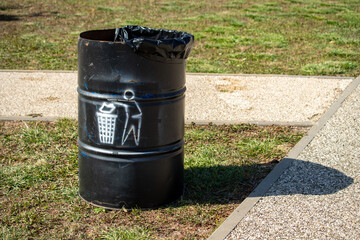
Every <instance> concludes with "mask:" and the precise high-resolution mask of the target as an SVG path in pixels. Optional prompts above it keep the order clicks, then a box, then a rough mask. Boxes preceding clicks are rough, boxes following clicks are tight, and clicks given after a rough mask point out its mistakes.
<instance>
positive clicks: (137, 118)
mask: <svg viewBox="0 0 360 240" xmlns="http://www.w3.org/2000/svg"><path fill="white" fill-rule="evenodd" d="M124 98H125V99H126V100H127V101H128V102H129V103H130V104H127V103H120V104H122V105H123V106H124V108H125V113H126V120H125V126H124V131H123V135H122V141H121V145H124V143H125V142H126V140H127V139H128V137H129V135H130V134H131V133H133V135H134V140H135V144H136V146H138V145H139V140H140V130H141V120H142V112H141V109H140V107H139V105H138V104H137V102H136V101H132V100H133V99H134V98H135V94H134V92H133V91H131V90H126V91H125V92H124Z"/></svg>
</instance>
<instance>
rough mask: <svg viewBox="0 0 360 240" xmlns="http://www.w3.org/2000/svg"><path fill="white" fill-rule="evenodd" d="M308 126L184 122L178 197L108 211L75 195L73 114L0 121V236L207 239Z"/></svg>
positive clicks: (75, 138)
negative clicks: (182, 184) (163, 203)
mask: <svg viewBox="0 0 360 240" xmlns="http://www.w3.org/2000/svg"><path fill="white" fill-rule="evenodd" d="M306 131H307V129H304V128H295V127H275V126H263V127H261V126H255V125H230V126H214V125H207V126H197V125H187V126H186V134H185V139H186V144H185V193H184V196H183V197H182V199H180V200H179V201H176V202H174V203H172V204H170V205H167V206H163V207H161V208H158V209H151V210H141V209H137V208H134V209H122V210H119V211H108V210H105V209H102V208H97V207H93V206H91V205H89V204H87V203H85V202H84V201H82V200H80V197H78V195H77V191H78V172H79V171H78V160H77V155H78V150H77V143H76V140H77V122H76V121H75V120H68V119H62V120H59V121H56V122H23V121H15V122H0V215H1V219H0V238H1V239H204V238H207V237H208V236H210V234H211V233H212V232H213V231H214V230H215V228H216V227H217V226H219V225H220V224H221V223H222V222H223V220H225V219H226V218H227V217H228V215H229V214H230V213H231V212H232V211H233V210H234V209H235V208H236V207H237V206H238V204H239V203H240V202H241V201H242V200H243V199H244V198H245V197H246V196H247V195H248V194H249V193H250V192H251V191H252V190H253V189H254V188H255V187H256V185H257V184H258V183H259V182H260V181H261V180H262V179H263V178H264V177H265V176H266V175H267V174H268V173H269V171H271V169H272V168H273V167H274V165H275V164H276V163H277V162H278V161H280V160H281V159H282V158H283V157H284V156H285V155H286V153H287V152H288V151H289V149H291V148H292V147H293V146H294V145H295V144H296V142H298V141H299V140H300V139H301V138H302V136H303V135H304V134H305V132H306Z"/></svg>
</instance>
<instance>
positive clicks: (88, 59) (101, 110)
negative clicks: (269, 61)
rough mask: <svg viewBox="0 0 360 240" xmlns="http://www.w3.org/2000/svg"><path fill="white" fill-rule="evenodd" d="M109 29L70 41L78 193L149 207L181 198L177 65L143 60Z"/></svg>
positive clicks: (181, 73)
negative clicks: (73, 47) (74, 49)
mask: <svg viewBox="0 0 360 240" xmlns="http://www.w3.org/2000/svg"><path fill="white" fill-rule="evenodd" d="M115 32H116V30H115V29H110V30H96V31H88V32H83V33H81V34H80V38H79V42H78V93H79V116H78V117H79V140H78V146H79V185H80V189H79V194H80V196H81V197H82V198H83V199H84V200H86V201H87V202H90V203H92V204H94V205H99V206H102V207H105V208H115V209H116V208H122V207H124V206H125V207H127V208H131V207H141V208H152V207H157V206H160V205H162V204H166V203H169V202H172V201H174V200H176V199H178V198H179V197H180V196H181V195H182V193H183V186H184V180H183V159H184V148H183V145H184V104H185V102H184V97H185V96H184V93H185V59H184V58H182V59H181V58H180V59H179V58H176V59H173V60H171V59H166V58H164V59H161V56H160V57H159V56H155V57H154V59H155V60H154V59H152V58H151V54H150V55H149V54H147V53H146V54H142V53H141V52H140V53H139V52H136V51H135V50H134V48H132V47H131V46H129V44H127V43H125V42H124V41H115V42H114V33H115Z"/></svg>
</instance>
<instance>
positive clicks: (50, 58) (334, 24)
mask: <svg viewBox="0 0 360 240" xmlns="http://www.w3.org/2000/svg"><path fill="white" fill-rule="evenodd" d="M0 18H1V19H0V21H1V25H0V30H1V32H2V34H1V36H0V45H1V48H0V57H1V61H0V69H53V70H55V69H58V70H76V68H77V63H76V54H77V39H78V36H79V33H80V32H82V31H86V30H92V29H109V28H115V27H121V26H125V25H129V24H131V25H142V26H148V27H153V28H165V29H175V30H182V31H186V32H189V33H192V34H193V35H194V36H195V38H196V44H195V46H194V49H193V51H192V53H191V55H190V57H189V59H188V64H187V71H188V72H214V73H259V74H293V75H333V76H357V75H359V74H360V63H359V59H360V1H359V0H341V1H340V0H240V1H236V0H235V1H234V0H219V1H204V0H201V1H200V0H194V1H183V0H181V1H173V0H158V1H156V0H147V1H145V0H144V1H119V0H115V1H114V0H112V1H110V0H99V1H85V0H76V1H75V0H64V1H56V0H11V1H10V0H7V1H1V2H0Z"/></svg>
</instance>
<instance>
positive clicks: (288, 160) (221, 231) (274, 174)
mask: <svg viewBox="0 0 360 240" xmlns="http://www.w3.org/2000/svg"><path fill="white" fill-rule="evenodd" d="M359 84H360V76H359V77H357V78H356V79H354V80H353V81H352V82H351V83H350V84H349V86H348V87H347V88H346V89H345V90H344V92H343V93H342V94H341V95H340V97H339V98H338V99H337V100H336V101H335V102H334V103H333V104H332V105H331V106H330V108H329V109H328V110H327V111H326V112H325V114H324V115H323V116H322V117H321V118H320V119H319V121H318V122H317V124H316V125H314V126H313V127H312V128H311V129H310V130H309V132H308V134H307V135H306V136H305V137H303V138H302V139H301V140H300V141H299V142H298V143H297V144H296V145H295V146H294V148H292V150H291V151H290V152H289V153H288V155H287V156H286V157H285V158H284V159H283V160H281V161H280V163H279V164H277V165H276V166H275V168H274V169H273V170H272V171H271V172H270V173H269V174H268V175H267V176H266V177H265V178H264V179H263V181H261V183H260V184H259V185H258V186H257V187H256V188H255V190H254V191H253V192H251V193H250V195H249V196H248V197H247V198H246V199H245V200H244V201H243V202H242V203H241V204H240V205H239V206H238V207H237V208H236V209H235V210H234V211H233V212H232V213H231V214H230V216H229V217H228V218H227V219H226V220H225V221H224V222H223V223H222V224H221V225H220V227H218V229H216V230H215V232H214V233H213V234H212V235H211V236H210V237H209V238H208V240H219V239H225V238H226V237H227V236H228V235H229V234H230V233H231V232H232V231H233V230H234V228H235V227H236V226H237V225H238V224H239V222H240V221H241V220H242V219H243V218H244V217H245V215H246V214H247V213H248V212H249V211H250V210H251V209H252V208H253V207H254V206H255V204H256V203H257V202H258V201H259V200H260V199H261V198H262V196H264V195H265V193H266V192H267V191H268V190H269V189H270V187H271V186H272V185H273V184H274V183H275V182H276V180H277V179H278V178H279V177H280V176H281V175H282V174H283V172H284V171H285V170H286V169H287V168H288V167H289V166H290V165H291V164H292V163H293V162H294V160H295V159H296V158H297V156H298V155H299V154H300V153H301V152H302V151H303V150H304V149H305V147H306V146H307V145H308V144H309V143H310V142H311V141H312V140H313V139H314V137H315V135H316V134H317V133H318V132H319V131H320V130H321V129H322V128H323V127H324V126H325V124H326V122H327V121H328V120H329V119H330V118H331V117H332V116H333V115H334V114H335V113H336V111H337V110H338V109H339V108H340V107H341V105H342V103H343V102H344V100H345V99H346V98H347V97H348V96H350V94H351V93H352V92H353V91H354V90H355V89H356V88H357V87H358V85H359Z"/></svg>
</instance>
